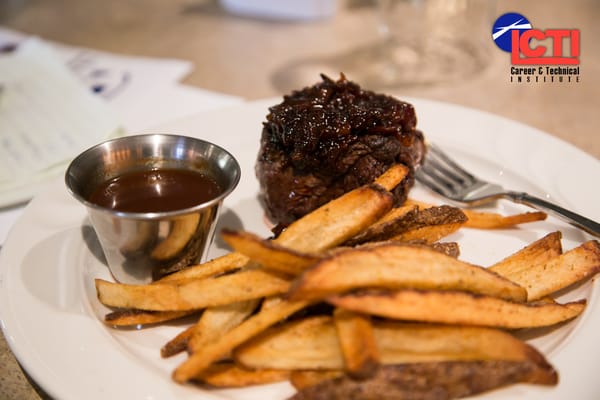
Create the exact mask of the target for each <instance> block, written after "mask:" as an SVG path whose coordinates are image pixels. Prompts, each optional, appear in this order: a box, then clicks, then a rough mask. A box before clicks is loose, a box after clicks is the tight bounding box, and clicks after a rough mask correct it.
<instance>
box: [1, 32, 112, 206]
mask: <svg viewBox="0 0 600 400" xmlns="http://www.w3.org/2000/svg"><path fill="white" fill-rule="evenodd" d="M118 132H119V122H118V120H117V118H116V117H115V115H114V114H113V112H112V111H111V109H110V108H109V107H108V105H107V104H106V103H105V102H104V101H103V100H102V99H100V98H98V97H96V96H94V95H93V94H92V93H91V92H90V91H89V90H88V89H87V88H86V87H85V86H84V85H83V84H82V83H81V82H80V81H79V80H77V78H75V77H73V75H72V73H71V72H70V71H69V70H68V69H67V67H65V66H64V64H63V63H62V61H61V60H60V58H58V57H57V56H56V54H55V53H54V51H53V49H51V48H50V47H49V46H48V45H47V44H44V43H43V42H42V41H40V40H38V39H35V38H32V39H28V40H26V41H25V42H23V43H22V44H20V45H19V46H18V48H17V50H16V51H15V52H12V53H8V54H5V55H2V56H0V207H1V206H2V197H3V196H8V197H11V196H10V195H8V194H7V193H8V192H9V191H14V190H15V189H18V188H22V187H24V186H26V185H27V184H28V183H32V182H35V181H37V180H40V179H39V178H40V177H41V176H43V175H46V174H47V173H48V171H51V170H52V169H56V167H58V166H62V165H64V164H65V163H66V162H67V161H69V160H70V159H72V158H73V157H74V156H76V155H77V154H78V153H79V152H81V151H82V150H84V149H86V148H88V147H90V146H92V145H94V144H96V143H98V142H100V141H101V140H103V139H105V138H107V137H109V136H112V135H116V134H118Z"/></svg>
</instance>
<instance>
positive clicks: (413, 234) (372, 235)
mask: <svg viewBox="0 0 600 400" xmlns="http://www.w3.org/2000/svg"><path fill="white" fill-rule="evenodd" d="M399 214H400V215H399V216H398V217H396V218H394V219H389V217H384V218H382V220H384V221H382V220H380V221H378V222H376V223H375V224H373V225H371V226H370V227H369V228H368V229H366V230H364V231H363V232H361V233H360V234H358V235H357V236H355V237H353V238H352V239H350V240H349V241H348V242H347V243H346V244H347V245H348V246H355V245H357V244H361V243H365V242H372V241H382V240H388V239H394V240H402V241H409V240H417V239H420V240H423V241H425V242H427V243H433V242H435V241H437V240H439V239H441V238H442V237H443V236H446V235H448V234H450V233H452V232H454V231H455V230H457V229H459V228H460V227H461V226H462V224H463V223H464V222H465V221H466V220H467V219H466V217H465V214H464V213H463V212H462V211H461V210H460V209H458V208H456V207H450V206H440V207H430V208H425V209H422V210H420V209H418V207H416V206H414V207H413V208H412V209H410V210H408V211H406V212H404V213H399ZM388 215H389V213H388ZM432 232H436V233H435V234H434V233H432Z"/></svg>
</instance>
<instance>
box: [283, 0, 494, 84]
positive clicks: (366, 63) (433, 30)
mask: <svg viewBox="0 0 600 400" xmlns="http://www.w3.org/2000/svg"><path fill="white" fill-rule="evenodd" d="M372 6H373V7H374V12H375V13H376V18H374V20H375V21H376V27H375V28H376V29H377V32H378V35H377V36H378V38H377V40H376V41H374V42H372V43H368V44H366V45H361V46H358V47H355V48H351V49H350V50H347V51H345V52H340V53H336V54H330V55H327V56H323V57H315V58H311V59H304V60H295V61H294V62H292V63H290V64H288V65H286V66H284V67H283V68H281V69H280V70H279V71H277V72H276V73H275V75H274V76H273V83H274V84H275V86H276V87H277V88H278V89H279V90H283V91H287V90H290V89H294V88H298V87H302V86H304V85H306V84H312V82H314V81H315V79H316V78H317V77H318V76H319V73H324V74H326V75H328V76H330V77H331V78H333V79H337V77H338V76H339V74H340V72H343V73H344V74H345V75H346V77H347V78H348V79H350V80H352V81H355V82H357V83H359V84H361V86H363V87H365V88H369V89H372V90H376V89H389V88H399V87H407V86H417V85H431V84H437V83H446V82H453V81H458V80H461V79H463V80H466V79H471V78H474V77H475V76H476V75H477V74H479V73H481V72H482V71H483V70H484V69H485V67H486V66H487V64H488V58H489V57H490V55H491V51H492V50H493V48H494V44H493V42H492V40H491V39H490V32H491V29H492V24H493V18H494V15H495V11H496V2H495V1H494V0H376V1H374V2H373V3H372ZM373 28H374V27H373V26H372V25H366V24H365V25H364V26H362V27H357V29H362V30H364V31H365V32H366V31H368V30H372V29H373ZM357 34H359V33H357V32H354V33H353V36H356V35H357Z"/></svg>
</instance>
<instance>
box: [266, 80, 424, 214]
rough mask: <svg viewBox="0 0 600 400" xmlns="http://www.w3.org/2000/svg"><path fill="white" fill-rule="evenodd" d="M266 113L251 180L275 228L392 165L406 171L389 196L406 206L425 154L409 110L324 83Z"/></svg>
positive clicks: (345, 83) (340, 83)
mask: <svg viewBox="0 0 600 400" xmlns="http://www.w3.org/2000/svg"><path fill="white" fill-rule="evenodd" d="M269 111H270V112H269V114H268V115H267V118H266V119H267V120H266V122H264V123H263V131H262V137H261V143H260V144H261V146H260V151H259V154H258V159H257V162H256V176H257V177H258V180H259V183H260V187H261V191H262V197H263V201H264V203H265V206H266V209H267V214H268V216H269V217H270V219H271V220H272V221H273V222H275V223H280V224H289V223H291V222H293V221H294V220H296V219H298V218H300V217H302V216H303V215H305V214H307V213H309V212H310V211H312V210H314V209H315V208H317V207H319V206H321V205H323V204H325V203H327V202H328V201H330V200H332V199H334V198H336V197H339V196H340V195H342V194H344V193H346V192H348V191H350V190H352V189H354V188H356V187H358V186H361V185H363V184H366V183H368V182H372V181H373V180H374V179H375V178H376V177H377V176H379V175H380V174H381V173H383V172H384V171H385V170H386V169H387V168H389V167H390V166H391V165H392V164H394V163H402V164H404V165H406V166H408V167H409V169H410V171H411V172H410V174H409V175H408V177H407V178H406V179H405V180H404V181H403V182H402V183H401V184H400V185H399V186H398V187H397V188H396V189H395V190H394V196H395V200H396V202H397V203H401V202H403V201H404V200H405V199H406V195H407V191H408V190H409V189H410V187H412V185H413V183H414V177H413V171H414V167H415V166H416V165H418V164H419V163H420V162H421V160H422V158H423V153H424V147H425V146H424V142H423V134H422V133H421V132H420V131H418V130H417V129H416V123H417V118H416V115H415V110H414V108H413V106H412V105H410V104H409V103H406V102H403V101H400V100H397V99H395V98H393V97H390V96H386V95H382V94H376V93H374V92H371V91H367V90H363V89H361V88H360V87H359V86H358V85H357V84H356V83H353V82H351V81H349V80H347V79H346V78H345V77H344V76H343V75H342V76H341V77H340V79H339V80H337V81H334V80H332V79H330V78H328V77H326V76H324V75H322V82H319V83H318V84H315V85H313V86H310V87H306V88H304V89H302V90H299V91H294V92H292V93H291V94H290V95H287V96H284V99H283V102H282V103H280V104H278V105H275V106H273V107H271V108H270V109H269Z"/></svg>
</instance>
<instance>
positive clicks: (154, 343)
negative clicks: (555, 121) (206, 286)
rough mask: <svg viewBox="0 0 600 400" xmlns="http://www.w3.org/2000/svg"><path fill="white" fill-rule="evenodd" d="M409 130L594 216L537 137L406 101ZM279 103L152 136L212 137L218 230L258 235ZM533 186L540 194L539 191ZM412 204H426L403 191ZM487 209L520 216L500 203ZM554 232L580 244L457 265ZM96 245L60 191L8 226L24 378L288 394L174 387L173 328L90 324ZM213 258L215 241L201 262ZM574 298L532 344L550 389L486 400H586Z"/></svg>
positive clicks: (277, 393) (543, 225) (478, 251)
mask: <svg viewBox="0 0 600 400" xmlns="http://www.w3.org/2000/svg"><path fill="white" fill-rule="evenodd" d="M409 100H410V101H411V102H412V103H413V104H414V105H415V106H416V109H417V112H418V116H419V127H420V128H421V129H422V130H423V131H424V132H425V133H426V136H427V137H428V138H429V139H430V140H432V141H434V142H436V143H438V144H439V145H441V146H442V147H443V148H446V149H448V151H449V152H450V153H451V154H452V155H453V156H454V157H455V158H457V159H458V160H459V161H460V162H462V163H463V164H465V166H466V167H468V168H471V169H472V170H474V171H476V172H477V173H478V174H479V175H481V176H482V177H483V178H488V179H493V180H494V181H497V182H499V183H502V184H505V185H506V186H510V187H511V188H513V189H522V190H527V191H529V192H531V193H533V194H537V195H542V196H546V195H547V196H548V197H549V198H551V199H552V200H554V201H556V202H558V203H561V204H562V205H564V206H566V207H568V208H571V209H573V210H575V211H578V212H580V213H582V214H585V215H587V216H589V217H590V218H592V219H596V220H598V219H600V209H598V207H597V204H598V201H599V200H600V193H599V190H598V186H597V185H596V182H597V179H598V177H599V176H600V163H599V162H598V161H597V160H595V159H594V158H593V157H591V156H589V155H587V154H585V153H583V152H581V151H579V150H577V149H576V148H574V147H573V146H571V145H569V144H566V143H564V142H561V141H559V140H557V139H555V138H553V137H551V136H549V135H547V134H544V133H543V132H540V131H538V130H535V129H533V128H530V127H527V126H524V125H522V124H519V123H516V122H514V121H510V120H506V119H503V118H499V117H496V116H494V115H490V114H487V113H482V112H479V111H474V110H471V109H466V108H462V107H458V106H454V105H449V104H443V103H437V102H432V101H426V100H420V99H409ZM279 101H280V100H279V99H270V100H265V101H259V102H253V103H248V104H245V105H243V106H238V107H235V108H231V109H226V110H220V111H216V112H211V113H207V114H204V115H198V116H195V117H192V118H189V119H185V120H182V121H179V122H174V123H171V124H169V125H166V126H163V127H160V129H157V130H155V131H163V132H170V133H182V134H187V135H191V136H198V137H202V138H205V139H208V140H211V141H213V142H215V143H217V144H219V145H222V146H224V147H225V148H227V149H229V150H230V151H231V152H232V153H233V154H234V155H235V156H236V157H237V158H238V160H239V162H240V164H241V166H242V180H241V182H240V185H239V186H238V188H237V189H236V190H235V192H234V193H233V194H232V195H231V196H230V197H229V198H228V199H227V200H226V202H225V207H224V212H223V215H222V218H221V219H220V224H221V226H228V227H233V228H241V227H243V228H244V229H246V230H249V231H252V232H255V233H258V234H260V235H267V234H268V233H269V232H268V230H267V228H266V226H265V225H264V222H263V212H262V210H261V207H260V205H259V204H258V202H257V191H258V186H257V182H256V179H255V177H254V161H255V157H256V154H257V150H258V146H259V136H260V132H261V128H262V125H261V122H262V121H263V120H264V117H265V115H266V114H267V112H268V107H269V106H270V105H273V104H275V103H276V102H279ZM541 188H544V191H542V190H541ZM413 196H414V197H417V198H424V199H429V200H431V198H428V196H429V195H428V193H426V192H425V191H424V190H423V189H420V188H416V189H415V191H414V193H413ZM497 208H498V210H499V211H500V212H503V213H504V212H505V213H508V212H514V211H518V210H523V209H522V208H519V207H517V206H514V205H512V204H509V203H504V202H502V203H500V204H498V207H497ZM557 229H560V230H562V231H563V235H564V239H563V244H564V247H565V249H569V248H572V247H574V246H576V245H578V244H579V243H581V242H583V241H584V240H586V239H587V237H586V236H585V235H583V234H582V233H581V232H579V231H577V230H575V229H574V228H571V227H570V226H568V225H566V224H563V223H561V222H559V221H558V220H555V219H552V218H549V219H548V220H547V221H545V222H537V223H533V224H530V225H529V226H527V227H523V228H521V229H510V230H499V231H494V232H485V231H475V230H463V231H461V232H460V233H458V234H456V236H455V239H457V240H459V241H460V242H461V249H462V256H461V257H462V258H463V259H465V260H468V261H471V262H474V263H479V264H483V265H489V264H490V263H493V262H495V261H497V260H499V259H501V258H503V257H504V256H506V255H508V254H510V253H512V252H514V251H516V250H518V249H519V248H521V247H523V246H525V245H526V244H527V243H530V242H532V241H533V240H535V239H537V238H539V237H541V236H542V235H544V234H545V233H546V232H550V231H553V230H557ZM97 251H98V246H97V244H96V243H95V241H94V235H93V234H92V233H91V230H90V228H89V226H88V225H87V220H86V215H85V210H84V209H83V207H82V206H81V205H80V204H78V203H77V202H76V201H75V200H73V199H72V198H70V197H69V195H68V194H67V192H66V190H65V188H64V185H63V183H62V180H57V181H56V182H55V184H54V185H52V186H50V188H49V190H47V191H45V192H44V193H42V194H41V195H39V196H37V197H36V198H35V199H34V200H33V201H32V202H31V203H30V204H29V205H28V207H27V208H26V210H25V212H24V214H23V216H22V218H21V219H20V220H19V221H18V222H17V223H16V225H15V226H14V229H13V230H12V231H11V233H10V235H9V237H8V240H7V241H6V243H5V245H4V248H3V249H2V252H1V253H0V256H1V258H0V316H1V318H2V320H1V321H2V328H3V330H4V334H5V336H6V339H7V341H8V343H9V345H10V347H11V349H12V350H13V352H14V353H15V355H16V357H17V358H18V360H19V361H20V363H21V364H22V365H23V366H24V368H25V369H26V370H27V371H28V373H29V374H30V375H31V376H32V377H33V378H34V379H35V381H36V382H38V383H39V384H40V385H41V386H42V387H43V388H44V389H45V390H46V391H47V392H48V393H49V394H50V395H51V396H53V397H56V398H57V399H77V400H79V399H83V398H85V399H90V400H94V399H173V398H178V399H192V398H193V399H284V398H286V397H287V396H289V395H291V394H292V393H293V389H292V388H291V386H290V385H289V384H287V383H285V384H274V385H265V386H257V387H252V388H248V389H237V390H214V391H206V390H202V389H199V388H197V387H192V386H181V385H177V384H175V383H173V382H172V381H171V379H170V374H171V371H172V370H173V368H174V367H175V366H176V365H177V364H178V363H179V362H180V361H181V360H182V358H181V357H184V356H183V355H182V356H181V357H175V358H173V359H167V360H163V359H161V358H160V356H159V348H160V347H161V346H162V345H163V344H164V343H165V342H166V341H167V340H169V339H171V338H172V337H173V336H175V335H176V334H177V333H178V332H180V331H181V330H182V329H183V326H184V324H183V323H179V324H171V325H167V326H158V327H153V328H147V329H143V330H141V331H140V330H135V329H131V330H116V329H111V328H108V327H106V326H105V325H103V323H102V317H103V315H104V313H105V312H106V309H105V308H104V307H103V306H101V305H100V304H99V303H98V301H97V300H96V297H95V291H94V287H93V279H94V278H95V277H103V278H107V279H108V277H109V275H108V273H107V271H106V267H105V266H104V265H103V264H102V263H101V262H100V261H98V258H96V256H95V255H94V254H96V253H97ZM224 251H225V249H224V248H223V246H222V245H221V244H220V242H219V241H218V240H217V241H216V243H215V245H214V246H213V249H212V254H211V256H215V255H218V254H222V253H223V252H224ZM581 297H586V298H587V299H588V301H589V305H588V307H587V309H586V311H585V313H584V314H583V315H582V316H581V317H579V318H578V319H576V320H575V321H572V322H570V323H568V324H565V325H563V326H561V327H559V328H558V329H555V330H552V331H551V332H547V333H546V334H544V335H541V336H539V337H536V338H534V339H532V340H531V343H532V344H534V345H535V346H536V347H538V348H539V349H540V350H541V351H543V352H544V354H546V355H547V357H548V358H549V360H550V362H551V363H552V364H553V365H554V366H555V367H556V368H557V370H558V372H559V374H560V383H559V385H558V386H556V387H554V388H545V387H536V386H531V385H515V386H512V387H510V388H507V389H502V390H497V391H493V392H491V393H488V394H485V395H482V396H481V398H485V399H514V398H523V397H525V396H526V397H527V398H528V399H544V400H548V399H565V398H573V399H578V400H582V399H592V398H594V399H597V398H598V394H599V393H600V380H599V379H598V377H597V371H599V370H600V346H598V337H597V335H598V332H600V310H599V309H598V307H599V302H598V299H597V297H598V290H597V288H596V287H595V284H594V282H593V281H591V282H587V283H585V284H583V285H580V286H578V287H577V288H575V289H573V290H572V291H570V292H569V293H567V294H565V295H564V296H563V298H564V299H571V298H581Z"/></svg>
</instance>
